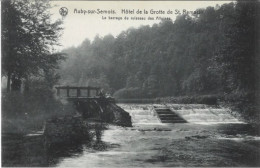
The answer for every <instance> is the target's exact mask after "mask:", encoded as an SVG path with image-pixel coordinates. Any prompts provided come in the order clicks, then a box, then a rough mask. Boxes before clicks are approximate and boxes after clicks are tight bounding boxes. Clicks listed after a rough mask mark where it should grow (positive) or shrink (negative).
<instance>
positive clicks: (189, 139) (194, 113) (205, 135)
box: [13, 104, 260, 167]
mask: <svg viewBox="0 0 260 168" xmlns="http://www.w3.org/2000/svg"><path fill="white" fill-rule="evenodd" d="M119 105H120V106H121V107H122V108H123V109H125V110H126V111H127V112H129V113H130V115H131V117H132V122H133V127H132V128H123V127H118V126H112V125H110V126H109V128H108V129H107V130H105V131H104V133H103V137H102V142H101V143H93V144H79V145H77V146H72V147H71V146H70V147H65V148H64V147H62V148H59V147H58V148H57V149H55V150H52V151H51V152H48V153H47V154H45V155H44V157H42V159H41V157H40V156H42V154H41V152H39V151H37V150H36V152H34V154H33V151H29V152H27V153H32V154H31V156H30V154H29V156H28V154H27V155H26V156H27V157H26V156H23V157H19V156H17V157H16V158H13V159H14V161H15V162H17V163H19V161H21V160H22V161H24V160H26V159H27V160H28V159H32V158H34V157H36V161H38V162H37V163H39V160H41V162H40V163H41V164H38V165H37V164H33V163H35V162H34V161H32V162H31V164H29V166H54V167H164V166H171V167H174V166H178V167H180V166H211V167H212V166H260V161H259V159H260V151H259V149H260V135H259V129H258V128H256V127H253V126H251V125H248V124H246V123H243V122H241V121H239V120H238V119H236V118H235V117H233V116H232V112H231V111H229V109H223V108H217V107H215V106H207V105H198V104H197V105H195V104H194V105H192V104H190V105H181V104H167V107H169V108H171V109H172V110H174V111H175V112H176V113H178V115H179V116H181V117H182V118H184V119H185V120H186V121H187V123H179V124H162V123H161V122H160V120H159V119H158V117H157V115H156V113H155V112H154V110H153V105H152V104H119ZM156 106H163V105H156ZM18 146H19V145H18ZM20 146H21V145H20ZM22 146H24V145H22ZM35 146H36V145H35ZM27 150H29V149H27ZM30 150H33V148H30ZM22 151H23V153H25V152H24V149H23V150H22ZM43 153H44V152H43ZM45 153H46V152H45ZM35 154H36V156H35ZM37 155H40V156H39V157H37ZM34 159H35V158H34ZM22 165H23V166H28V164H22Z"/></svg>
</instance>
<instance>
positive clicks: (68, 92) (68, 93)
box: [67, 87, 70, 97]
mask: <svg viewBox="0 0 260 168" xmlns="http://www.w3.org/2000/svg"><path fill="white" fill-rule="evenodd" d="M67 97H70V88H69V87H67Z"/></svg>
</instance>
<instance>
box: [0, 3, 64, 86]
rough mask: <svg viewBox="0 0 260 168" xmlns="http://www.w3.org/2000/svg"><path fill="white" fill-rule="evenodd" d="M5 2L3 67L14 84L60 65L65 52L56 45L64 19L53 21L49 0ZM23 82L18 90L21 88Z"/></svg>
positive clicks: (3, 9) (3, 15)
mask: <svg viewBox="0 0 260 168" xmlns="http://www.w3.org/2000/svg"><path fill="white" fill-rule="evenodd" d="M1 3H2V69H3V74H2V75H4V76H7V77H8V90H9V89H10V84H11V82H10V80H11V81H12V84H13V86H14V85H15V84H16V83H17V81H18V82H19V81H21V79H27V78H29V77H31V76H32V75H34V76H44V75H46V74H47V75H48V74H50V72H51V71H53V70H54V69H56V68H57V67H58V63H59V60H61V59H63V56H62V54H57V53H56V54H54V47H55V46H56V45H59V43H58V39H59V37H60V35H61V34H60V33H61V30H62V27H61V24H62V21H61V20H58V21H55V22H53V21H52V20H51V14H50V13H49V8H50V4H49V3H48V2H47V1H30V0H25V1H24V0H23V1H22V0H16V1H8V0H4V1H2V2H1ZM19 87H20V86H19V84H18V86H17V89H19Z"/></svg>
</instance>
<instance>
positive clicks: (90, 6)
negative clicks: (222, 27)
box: [51, 1, 230, 50]
mask: <svg viewBox="0 0 260 168" xmlns="http://www.w3.org/2000/svg"><path fill="white" fill-rule="evenodd" d="M229 2H230V1H52V2H51V5H52V6H54V7H53V8H52V9H51V13H52V14H53V16H52V18H53V20H56V19H63V21H64V24H63V27H64V30H63V35H62V37H61V39H60V43H61V45H62V46H61V47H60V48H58V50H61V49H64V48H68V47H73V46H74V47H77V46H79V45H80V44H81V43H82V42H83V41H84V40H85V39H86V38H88V39H89V40H91V41H92V40H93V39H94V38H95V36H96V35H99V37H104V36H105V35H108V34H112V35H113V36H114V37H116V36H117V35H118V34H120V33H121V32H122V31H124V30H127V29H128V28H130V27H133V28H138V27H140V26H141V25H150V26H152V25H153V24H155V23H159V22H160V21H161V20H160V19H158V20H157V19H156V18H157V17H163V18H170V19H172V20H175V18H176V16H177V15H179V14H183V13H185V12H186V11H190V12H194V11H196V9H198V8H206V7H208V6H212V7H215V6H216V5H217V4H219V5H222V4H224V3H229ZM61 7H66V8H67V9H68V14H67V15H66V16H61V14H60V13H59V10H60V8H61ZM122 10H124V11H125V13H123V11H122ZM138 10H139V12H138ZM144 10H145V11H147V12H148V13H147V14H144ZM94 11H95V12H96V13H92V12H94ZM99 11H102V12H103V13H101V12H99ZM109 11H113V12H112V13H104V12H109ZM126 11H129V13H126ZM140 11H141V13H140ZM84 12H85V13H84ZM163 12H164V13H163ZM109 17H113V19H110V18H109ZM116 17H117V18H116ZM125 17H127V18H128V19H125ZM136 17H138V18H139V19H145V20H136ZM148 17H152V18H154V20H148ZM104 18H106V19H104ZM118 19H121V20H118Z"/></svg>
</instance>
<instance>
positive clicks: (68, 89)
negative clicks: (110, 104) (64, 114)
mask: <svg viewBox="0 0 260 168" xmlns="http://www.w3.org/2000/svg"><path fill="white" fill-rule="evenodd" d="M55 88H56V89H57V96H60V91H61V90H66V93H67V94H66V95H67V97H71V95H70V90H76V91H77V94H76V97H91V94H90V92H91V91H96V95H95V96H100V95H99V93H100V88H99V87H91V86H87V87H76V86H57V87H55ZM81 90H87V96H82V95H81ZM74 97H75V96H74Z"/></svg>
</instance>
